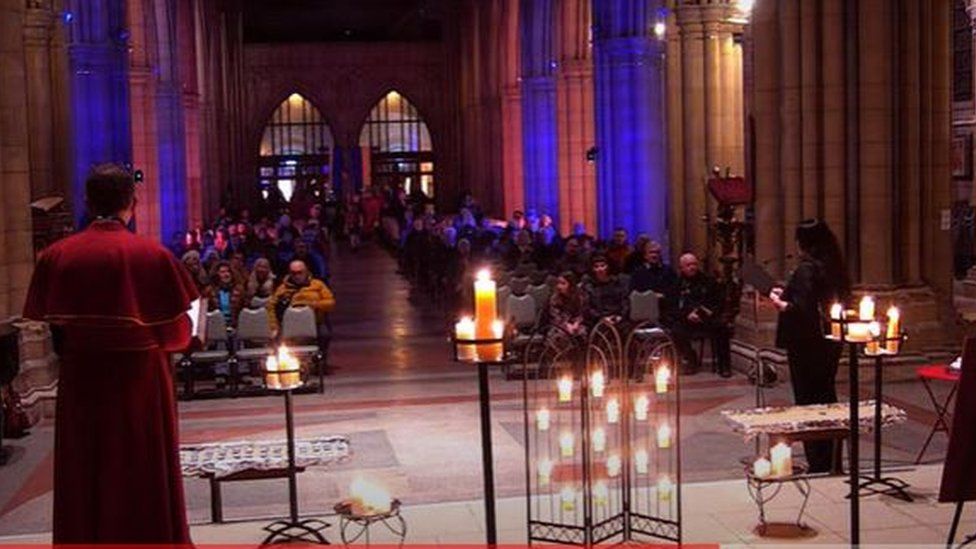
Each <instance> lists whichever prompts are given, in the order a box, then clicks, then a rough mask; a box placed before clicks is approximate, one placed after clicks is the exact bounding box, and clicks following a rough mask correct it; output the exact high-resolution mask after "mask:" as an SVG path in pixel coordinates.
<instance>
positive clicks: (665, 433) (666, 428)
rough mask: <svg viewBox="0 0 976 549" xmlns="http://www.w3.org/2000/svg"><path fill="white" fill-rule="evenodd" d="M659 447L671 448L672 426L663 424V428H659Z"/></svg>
mask: <svg viewBox="0 0 976 549" xmlns="http://www.w3.org/2000/svg"><path fill="white" fill-rule="evenodd" d="M657 447H658V448H670V447H671V426H670V425H668V424H667V423H662V424H661V426H660V427H658V428H657Z"/></svg>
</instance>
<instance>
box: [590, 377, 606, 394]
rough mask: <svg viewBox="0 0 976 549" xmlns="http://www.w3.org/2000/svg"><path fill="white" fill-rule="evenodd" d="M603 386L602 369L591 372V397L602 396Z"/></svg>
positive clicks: (604, 379)
mask: <svg viewBox="0 0 976 549" xmlns="http://www.w3.org/2000/svg"><path fill="white" fill-rule="evenodd" d="M605 388H606V378H605V377H604V376H603V370H597V371H595V372H593V375H591V376H590V390H591V391H592V392H593V398H600V397H602V396H603V390H604V389H605Z"/></svg>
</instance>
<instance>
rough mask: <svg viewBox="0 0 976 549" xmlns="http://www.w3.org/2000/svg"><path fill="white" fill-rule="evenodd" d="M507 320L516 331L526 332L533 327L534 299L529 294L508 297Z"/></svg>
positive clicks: (534, 317) (534, 316) (534, 314)
mask: <svg viewBox="0 0 976 549" xmlns="http://www.w3.org/2000/svg"><path fill="white" fill-rule="evenodd" d="M508 318H509V319H510V322H511V323H512V324H513V325H514V326H515V328H516V329H518V330H520V331H521V330H526V329H529V328H532V327H533V326H534V325H535V319H536V305H535V298H534V297H532V296H531V295H529V294H524V295H510V296H508Z"/></svg>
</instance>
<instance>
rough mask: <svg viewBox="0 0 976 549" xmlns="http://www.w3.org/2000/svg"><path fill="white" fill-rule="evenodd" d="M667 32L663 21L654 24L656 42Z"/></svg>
mask: <svg viewBox="0 0 976 549" xmlns="http://www.w3.org/2000/svg"><path fill="white" fill-rule="evenodd" d="M667 30H668V26H667V25H665V24H664V21H658V22H657V23H654V36H656V37H657V39H658V40H661V39H663V38H664V33H666V32H667Z"/></svg>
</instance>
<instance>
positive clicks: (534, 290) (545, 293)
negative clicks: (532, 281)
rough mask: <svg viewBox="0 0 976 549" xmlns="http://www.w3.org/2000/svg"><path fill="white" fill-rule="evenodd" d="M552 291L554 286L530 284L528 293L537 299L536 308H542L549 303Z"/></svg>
mask: <svg viewBox="0 0 976 549" xmlns="http://www.w3.org/2000/svg"><path fill="white" fill-rule="evenodd" d="M551 293H552V288H550V287H549V286H547V285H546V284H539V285H537V286H529V291H528V294H529V295H530V296H532V299H534V300H535V306H536V309H542V308H543V307H545V306H546V304H547V303H549V295H550V294H551Z"/></svg>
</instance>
